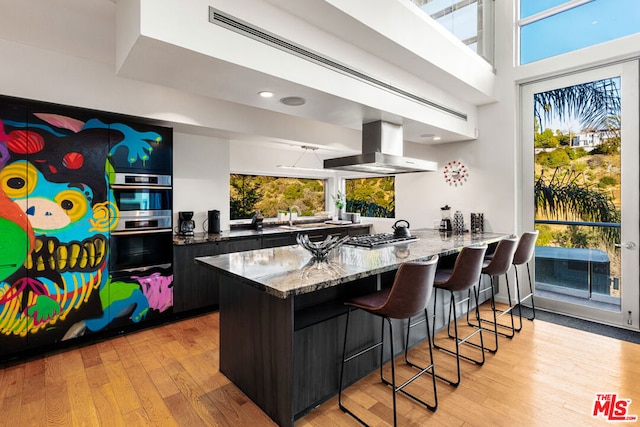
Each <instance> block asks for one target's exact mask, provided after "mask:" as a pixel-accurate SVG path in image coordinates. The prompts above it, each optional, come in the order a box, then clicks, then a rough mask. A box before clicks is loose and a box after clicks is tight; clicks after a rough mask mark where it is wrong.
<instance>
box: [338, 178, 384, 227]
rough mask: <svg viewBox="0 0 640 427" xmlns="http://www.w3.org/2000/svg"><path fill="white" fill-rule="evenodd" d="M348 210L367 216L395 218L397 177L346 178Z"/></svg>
mask: <svg viewBox="0 0 640 427" xmlns="http://www.w3.org/2000/svg"><path fill="white" fill-rule="evenodd" d="M345 189H346V198H347V212H356V213H360V215H362V216H365V217H375V218H395V216H396V190H395V177H394V176H385V177H379V178H358V179H345Z"/></svg>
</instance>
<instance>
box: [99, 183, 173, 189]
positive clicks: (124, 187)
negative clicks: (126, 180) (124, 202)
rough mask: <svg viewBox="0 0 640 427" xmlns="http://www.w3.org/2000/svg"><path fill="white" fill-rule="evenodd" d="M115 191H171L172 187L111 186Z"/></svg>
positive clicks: (150, 185) (148, 185)
mask: <svg viewBox="0 0 640 427" xmlns="http://www.w3.org/2000/svg"><path fill="white" fill-rule="evenodd" d="M109 187H111V188H112V189H114V190H171V189H172V187H169V186H166V185H153V184H132V185H128V184H111V185H110V186H109Z"/></svg>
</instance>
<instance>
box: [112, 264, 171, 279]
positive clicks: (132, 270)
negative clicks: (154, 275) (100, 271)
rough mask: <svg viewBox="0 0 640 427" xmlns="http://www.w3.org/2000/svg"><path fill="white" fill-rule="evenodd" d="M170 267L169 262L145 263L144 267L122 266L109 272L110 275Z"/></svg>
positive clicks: (139, 272)
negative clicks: (120, 268)
mask: <svg viewBox="0 0 640 427" xmlns="http://www.w3.org/2000/svg"><path fill="white" fill-rule="evenodd" d="M171 267H172V265H171V264H157V265H145V266H144V267H133V268H123V269H122V270H112V271H111V272H110V274H111V275H112V276H116V277H117V276H120V275H122V274H123V273H126V274H127V275H129V274H145V273H146V272H147V271H149V270H152V269H154V268H160V269H164V270H167V269H170V268H171Z"/></svg>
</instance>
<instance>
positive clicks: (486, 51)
mask: <svg viewBox="0 0 640 427" xmlns="http://www.w3.org/2000/svg"><path fill="white" fill-rule="evenodd" d="M411 1H412V2H413V3H414V4H415V5H416V6H418V7H419V8H420V9H421V10H422V11H423V12H424V13H426V14H427V15H429V16H430V17H431V18H433V19H434V20H435V21H436V22H437V23H438V24H440V25H442V26H443V27H444V28H445V29H447V30H448V31H449V32H450V33H451V34H453V35H454V36H456V37H457V38H458V39H459V40H460V41H462V42H463V43H464V44H465V45H467V47H469V48H470V49H471V50H473V51H474V52H475V53H477V54H478V55H480V56H482V57H483V58H484V59H485V60H487V61H488V62H490V63H493V40H492V38H493V36H492V34H493V2H491V1H486V0H411Z"/></svg>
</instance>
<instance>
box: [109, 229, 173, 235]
mask: <svg viewBox="0 0 640 427" xmlns="http://www.w3.org/2000/svg"><path fill="white" fill-rule="evenodd" d="M171 232H173V229H172V228H150V229H148V230H131V231H112V232H111V235H112V236H131V235H135V234H152V233H155V234H157V233H171Z"/></svg>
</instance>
